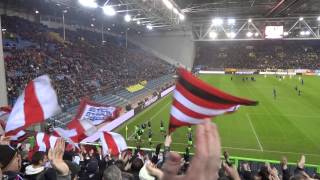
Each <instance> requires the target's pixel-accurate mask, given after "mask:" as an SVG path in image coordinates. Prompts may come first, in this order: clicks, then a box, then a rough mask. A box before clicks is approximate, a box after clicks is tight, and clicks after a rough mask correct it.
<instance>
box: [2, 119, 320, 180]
mask: <svg viewBox="0 0 320 180" xmlns="http://www.w3.org/2000/svg"><path fill="white" fill-rule="evenodd" d="M220 143H221V142H220V138H219V133H218V130H217V128H216V126H215V125H214V124H211V123H210V122H207V123H205V124H202V125H198V127H197V131H196V144H195V154H194V155H193V156H191V155H189V154H188V153H185V154H184V155H183V158H182V157H181V156H180V155H179V154H177V153H176V152H173V151H171V150H170V146H171V144H172V139H171V136H170V135H167V136H166V138H165V140H164V143H163V144H162V143H161V144H158V145H156V147H155V150H141V149H140V147H139V145H137V147H136V148H134V149H131V150H125V151H123V152H121V153H120V154H119V155H114V156H111V155H104V154H103V151H102V149H101V146H99V145H88V144H86V145H80V148H79V149H77V148H75V147H74V146H70V144H66V143H65V141H64V140H63V139H58V140H57V142H56V145H55V147H54V148H50V150H49V151H47V152H40V151H37V150H36V149H32V150H30V148H31V146H30V145H29V144H28V145H27V144H24V143H22V145H17V146H16V147H12V146H10V145H9V144H10V141H9V138H8V137H5V136H1V139H0V154H1V156H0V179H2V178H3V179H5V180H42V179H43V180H71V179H72V180H74V179H80V180H90V179H92V180H100V179H102V180H154V179H159V180H179V179H184V180H194V179H199V180H216V179H220V180H228V179H233V180H241V179H243V180H254V179H258V180H280V179H282V180H301V179H305V180H312V179H319V175H318V174H317V173H316V172H311V173H307V170H306V167H305V163H306V159H305V156H304V155H302V156H301V159H300V160H299V161H298V162H297V164H296V166H292V165H288V162H287V159H286V158H285V157H284V158H283V159H282V161H281V163H280V164H270V163H265V164H262V165H261V166H260V167H259V168H253V164H252V162H242V163H240V165H239V167H236V166H235V165H234V164H233V163H232V162H231V161H230V159H229V155H228V153H224V157H225V158H224V159H223V160H221V159H220V155H221V145H220ZM162 145H163V146H164V148H163V149H162V150H161V146H162ZM289 166H291V167H289ZM292 167H293V169H292Z"/></svg>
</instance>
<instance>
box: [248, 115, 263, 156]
mask: <svg viewBox="0 0 320 180" xmlns="http://www.w3.org/2000/svg"><path fill="white" fill-rule="evenodd" d="M246 116H247V119H248V120H249V123H250V126H251V129H252V132H253V134H254V135H255V136H256V139H257V142H258V144H259V147H260V150H261V151H262V152H263V147H262V145H261V142H260V140H259V137H258V135H257V132H256V130H255V129H254V126H253V124H252V121H251V118H250V116H249V114H248V113H246Z"/></svg>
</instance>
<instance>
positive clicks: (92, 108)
mask: <svg viewBox="0 0 320 180" xmlns="http://www.w3.org/2000/svg"><path fill="white" fill-rule="evenodd" d="M120 110H121V109H120V108H118V107H113V106H107V105H102V104H99V103H96V102H93V101H90V100H88V99H86V98H85V99H82V101H81V103H80V106H79V109H78V113H77V115H76V117H75V118H76V119H78V120H90V121H91V122H92V123H93V124H94V125H99V124H101V123H103V122H105V121H112V120H114V119H116V118H117V117H118V116H119V113H120Z"/></svg>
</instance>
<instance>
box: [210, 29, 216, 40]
mask: <svg viewBox="0 0 320 180" xmlns="http://www.w3.org/2000/svg"><path fill="white" fill-rule="evenodd" d="M209 37H210V38H212V39H215V38H217V37H218V34H217V33H216V32H215V31H211V32H210V33H209Z"/></svg>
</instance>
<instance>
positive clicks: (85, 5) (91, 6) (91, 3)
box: [79, 0, 98, 8]
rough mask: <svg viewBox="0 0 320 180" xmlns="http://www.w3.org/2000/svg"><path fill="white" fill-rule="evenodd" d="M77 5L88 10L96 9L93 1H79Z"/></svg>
mask: <svg viewBox="0 0 320 180" xmlns="http://www.w3.org/2000/svg"><path fill="white" fill-rule="evenodd" d="M79 3H80V4H81V5H82V6H84V7H88V8H97V7H98V4H97V2H96V1H95V0H79Z"/></svg>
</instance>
